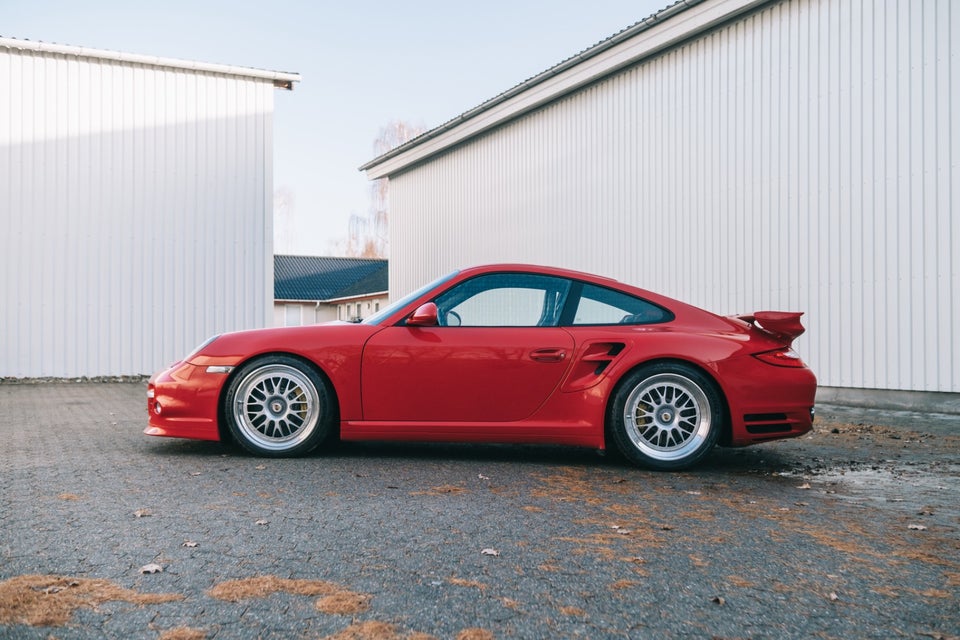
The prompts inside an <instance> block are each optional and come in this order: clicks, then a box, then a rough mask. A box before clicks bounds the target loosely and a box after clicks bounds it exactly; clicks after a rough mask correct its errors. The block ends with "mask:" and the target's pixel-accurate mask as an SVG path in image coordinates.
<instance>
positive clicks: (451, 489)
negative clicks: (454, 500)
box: [410, 484, 470, 496]
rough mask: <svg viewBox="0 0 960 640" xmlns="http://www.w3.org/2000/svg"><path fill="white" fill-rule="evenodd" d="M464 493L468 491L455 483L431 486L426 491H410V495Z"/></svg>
mask: <svg viewBox="0 0 960 640" xmlns="http://www.w3.org/2000/svg"><path fill="white" fill-rule="evenodd" d="M464 493H470V492H469V490H467V489H465V488H464V487H461V486H458V485H455V484H443V485H440V486H439V487H433V488H431V489H428V490H427V491H411V492H410V495H412V496H459V495H462V494H464Z"/></svg>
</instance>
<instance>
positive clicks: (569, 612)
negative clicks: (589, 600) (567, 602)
mask: <svg viewBox="0 0 960 640" xmlns="http://www.w3.org/2000/svg"><path fill="white" fill-rule="evenodd" d="M560 613H562V614H563V615H565V616H578V617H581V618H582V617H585V616H586V615H587V612H586V611H584V610H583V609H581V608H580V607H560Z"/></svg>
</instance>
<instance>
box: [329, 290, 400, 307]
mask: <svg viewBox="0 0 960 640" xmlns="http://www.w3.org/2000/svg"><path fill="white" fill-rule="evenodd" d="M389 293H390V292H389V291H372V292H370V293H358V294H357V295H355V296H344V297H342V298H330V299H329V300H320V301H319V302H325V303H326V304H339V303H341V302H346V301H347V300H363V299H364V298H379V297H380V296H385V295H388V294H389Z"/></svg>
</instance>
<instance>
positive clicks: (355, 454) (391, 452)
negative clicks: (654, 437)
mask: <svg viewBox="0 0 960 640" xmlns="http://www.w3.org/2000/svg"><path fill="white" fill-rule="evenodd" d="M146 452H147V453H149V454H150V455H153V456H158V457H175V458H223V457H231V458H233V457H236V458H249V459H257V457H256V456H254V455H253V454H250V453H248V452H247V451H246V450H244V449H243V448H242V447H240V446H239V445H237V444H235V443H233V442H211V441H204V440H178V439H164V440H161V441H158V442H155V443H151V445H150V446H149V447H148V448H147V450H146ZM262 459H263V460H265V461H268V460H269V459H268V458H262ZM305 459H306V460H318V461H319V460H323V459H331V460H334V459H335V460H337V461H350V460H356V461H358V462H360V461H369V460H371V459H379V460H381V461H387V460H389V461H391V462H406V463H410V464H413V463H416V462H418V461H422V462H432V463H436V462H476V463H504V464H518V463H524V464H530V465H537V466H574V467H579V466H583V467H596V468H607V469H611V470H625V471H647V472H649V473H658V472H655V471H650V470H647V469H643V468H641V467H637V466H635V465H634V464H632V463H631V462H629V461H628V460H626V459H625V458H624V457H623V456H622V455H620V453H619V452H617V451H613V450H608V451H606V452H600V451H597V450H595V449H587V448H579V447H564V446H555V445H513V444H487V443H472V444H471V443H420V442H380V441H372V442H341V441H333V442H329V443H327V444H324V445H323V446H321V447H320V448H318V449H317V450H316V451H314V452H312V453H310V454H309V455H308V456H306V457H305ZM804 466H805V461H804V459H803V458H800V457H798V456H797V455H796V454H795V453H791V452H786V451H783V450H780V449H774V448H771V447H764V446H757V447H745V448H736V449H729V448H722V447H717V448H715V449H714V450H713V451H712V452H711V453H710V454H709V455H708V456H707V457H706V458H705V459H704V460H702V461H701V462H700V463H699V464H697V465H696V466H694V467H693V468H691V469H688V470H686V471H687V472H689V473H694V474H696V473H705V474H712V473H721V474H722V473H726V474H750V475H753V474H761V475H762V474H775V473H793V472H797V471H800V470H802V469H803V468H804ZM667 473H669V472H667Z"/></svg>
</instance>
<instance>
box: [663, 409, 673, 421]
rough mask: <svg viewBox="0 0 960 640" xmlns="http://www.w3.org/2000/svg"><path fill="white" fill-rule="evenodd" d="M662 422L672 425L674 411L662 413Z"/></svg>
mask: <svg viewBox="0 0 960 640" xmlns="http://www.w3.org/2000/svg"><path fill="white" fill-rule="evenodd" d="M660 422H663V423H667V424H669V423H671V422H673V412H672V411H662V412H661V413H660Z"/></svg>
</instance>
